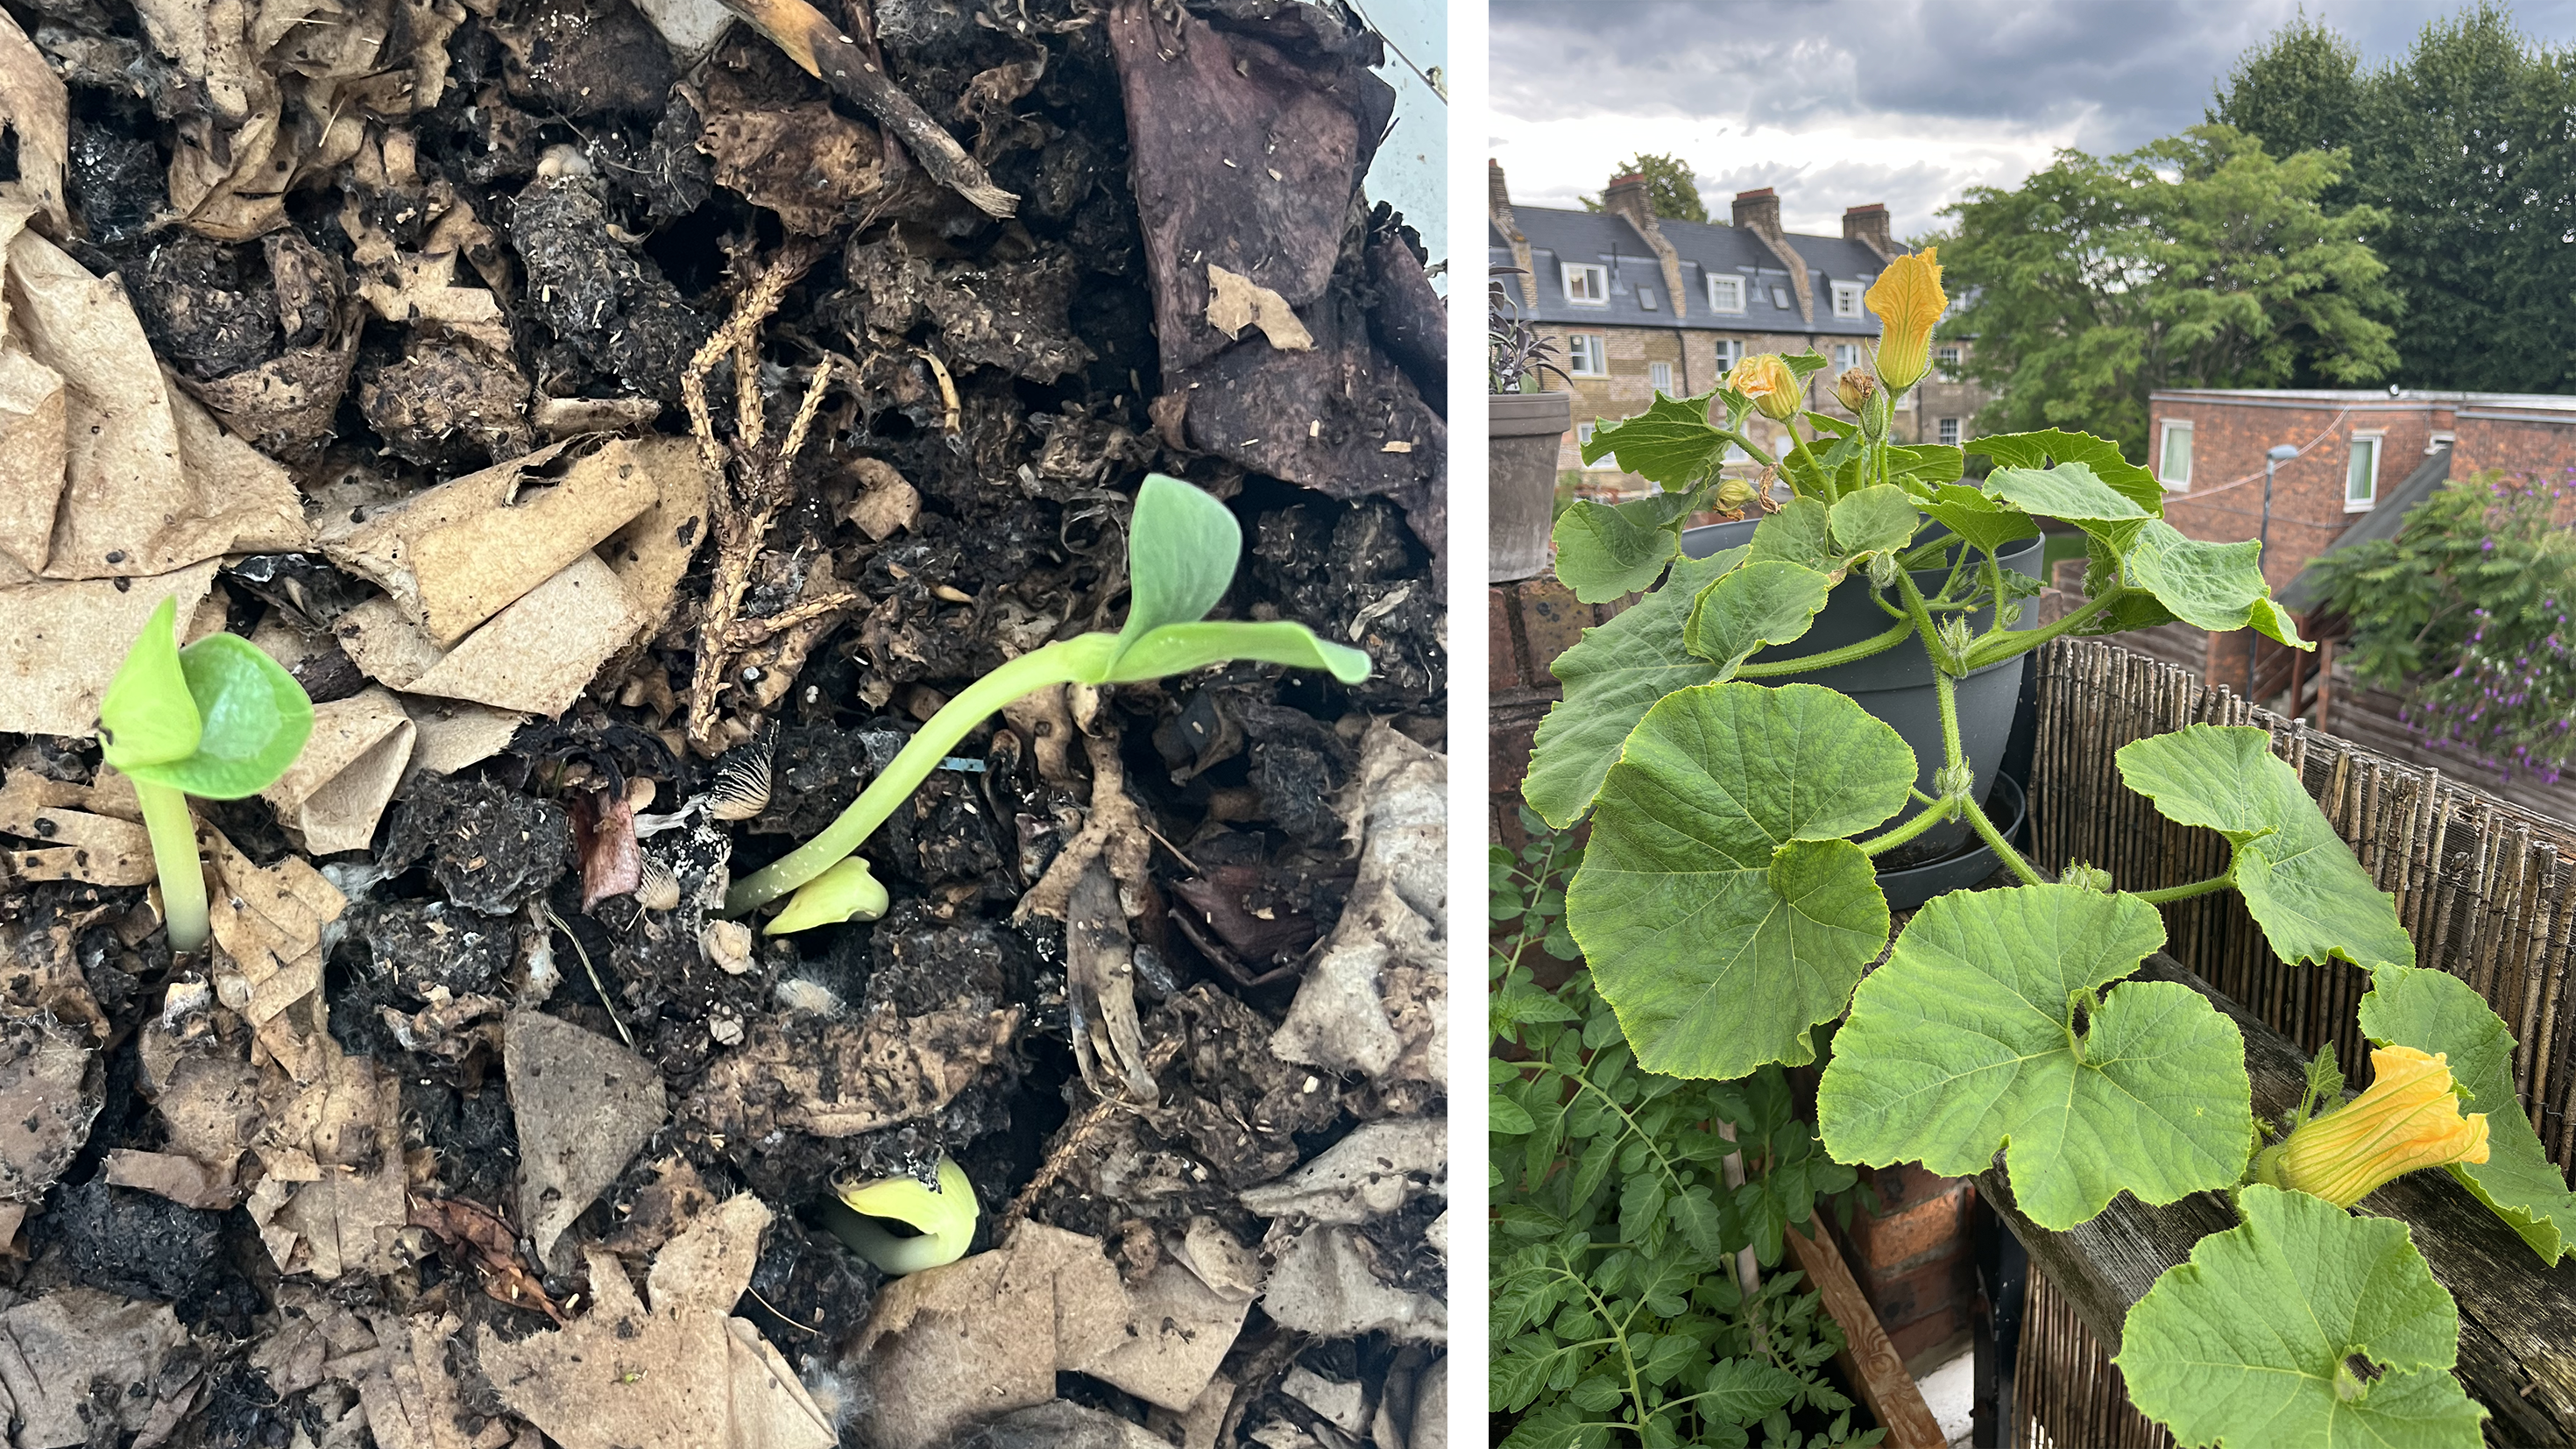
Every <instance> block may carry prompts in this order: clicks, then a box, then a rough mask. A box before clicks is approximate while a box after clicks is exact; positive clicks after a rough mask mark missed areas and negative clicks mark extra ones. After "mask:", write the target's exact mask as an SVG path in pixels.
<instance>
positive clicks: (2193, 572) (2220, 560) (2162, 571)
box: [2120, 519, 2316, 649]
mask: <svg viewBox="0 0 2576 1449" xmlns="http://www.w3.org/2000/svg"><path fill="white" fill-rule="evenodd" d="M2120 547H2121V549H2122V554H2121V574H2122V577H2123V579H2124V580H2125V581H2126V582H2127V583H2128V584H2129V585H2130V586H2131V587H2133V588H2140V589H2145V590H2147V591H2148V592H2149V593H2152V594H2154V595H2155V596H2156V601H2157V602H2158V603H2160V604H2163V605H2164V606H2165V607H2166V608H2167V609H2170V610H2172V611H2173V614H2174V616H2175V617H2176V618H2179V619H2182V620H2184V621H2185V622H2187V623H2192V624H2197V625H2199V626H2200V627H2201V628H2203V629H2218V630H2222V631H2224V630H2229V629H2243V628H2248V627H2251V628H2252V629H2254V630H2255V631H2256V632H2258V633H2261V634H2264V635H2266V636H2268V637H2270V638H2273V639H2277V640H2279V641H2280V642H2282V643H2284V644H2287V645H2290V646H2291V647H2293V648H2297V649H2313V648H2315V647H2316V646H2315V645H2313V644H2310V643H2308V642H2307V641H2306V640H2304V639H2302V638H2300V637H2299V626H2298V621H2297V620H2295V619H2293V618H2291V617H2290V615H2289V612H2288V611H2287V610H2285V609H2283V608H2282V607H2281V606H2280V605H2278V604H2275V603H2273V602H2272V596H2271V593H2270V591H2269V588H2268V586H2266V585H2265V584H2264V582H2263V569H2262V565H2261V563H2260V559H2261V557H2262V553H2263V545H2261V544H2259V543H2257V542H2255V541H2254V540H2252V539H2250V538H2249V539H2246V540H2245V541H2243V542H2241V543H2203V542H2202V541H2200V540H2199V539H2196V538H2187V537H2185V536H2184V535H2183V532H2182V530H2180V529H2178V528H2175V527H2174V526H2173V525H2172V524H2170V523H2167V522H2165V521H2164V520H2163V519H2152V520H2149V521H2148V522H2147V523H2145V524H2144V525H2142V526H2140V527H2139V529H2138V531H2137V536H2136V538H2134V539H2133V540H2131V541H2129V542H2128V543H2126V544H2125V545H2120Z"/></svg>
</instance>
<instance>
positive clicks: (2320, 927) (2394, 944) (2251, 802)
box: [2115, 725, 2415, 968]
mask: <svg viewBox="0 0 2576 1449" xmlns="http://www.w3.org/2000/svg"><path fill="white" fill-rule="evenodd" d="M2115 758H2117V759H2118V761H2119V764H2120V778H2121V779H2123V780H2125V781H2127V782H2128V785H2129V788H2130V789H2132V790H2135V791H2137V792H2138V793H2139V794H2141V795H2144V796H2146V797H2147V798H2148V799H2150V800H2153V801H2154V802H2155V805H2156V809H2157V811H2158V812H2159V813H2161V814H2163V815H2164V816H2165V818H2166V819H2168V820H2178V821H2180V822H2182V823H2183V824H2185V825H2202V826H2207V827H2208V828H2210V829H2212V830H2215V831H2217V832H2218V833H2219V834H2221V835H2224V836H2226V837H2227V840H2228V843H2229V844H2230V845H2232V846H2234V847H2235V850H2236V889H2237V891H2238V892H2239V893H2241V894H2242V895H2243V896H2244V897H2245V909H2246V910H2248V911H2250V912H2252V913H2253V916H2254V920H2255V923H2256V924H2257V925H2260V926H2261V927H2262V928H2263V935H2264V938H2265V939H2266V940H2268V941H2270V942H2271V943H2272V950H2273V951H2274V952H2275V953H2277V954H2278V955H2279V956H2280V958H2281V959H2282V960H2284V961H2293V962H2299V961H2313V962H2317V963H2319V964H2322V963H2323V962H2325V960H2326V959H2327V958H2328V957H2341V958H2342V959H2344V960H2346V961H2350V962H2352V963H2353V964H2354V965H2356V966H2366V967H2372V968H2376V967H2379V966H2383V965H2392V964H2393V965H2398V966H2412V965H2414V964H2415V943H2414V942H2413V941H2411V940H2409V939H2407V935H2406V928H2405V927H2404V926H2402V925H2399V924H2398V921H2397V898H2396V897H2395V896H2392V895H2390V894H2389V893H2388V892H2386V891H2383V890H2379V889H2377V888H2375V887H2373V886H2372V885H2371V883H2370V877H2369V876H2368V875H2366V874H2364V873H2363V872H2362V869H2361V862H2359V861H2357V860H2355V859H2353V858H2352V851H2351V850H2350V849H2349V848H2347V847H2346V846H2345V845H2344V843H2343V839H2342V837H2340V836H2338V835H2336V834H2335V832H2334V827H2333V826H2332V825H2329V824H2327V823H2326V817H2325V814H2324V812H2322V811H2320V810H2318V809H2317V803H2316V802H2315V801H2314V800H2311V799H2309V798H2308V792H2307V791H2306V790H2305V789H2303V788H2301V786H2300V784H2299V777H2298V775H2297V774H2296V772H2294V771H2292V770H2291V769H2290V767H2289V765H2288V764H2286V763H2284V762H2283V761H2281V760H2280V759H2278V758H2276V757H2275V756H2274V755H2273V754H2272V751H2271V736H2270V735H2268V734H2266V733H2265V732H2264V731H2262V730H2260V729H2257V728H2255V727H2254V726H2251V725H2189V726H2186V727H2184V728H2182V729H2179V730H2176V731H2174V732H2173V733H2172V734H2169V735H2157V736H2154V737H2153V738H2150V739H2143V740H2132V741H2131V742H2129V743H2128V744H2125V745H2122V746H2121V747H2120V752H2119V754H2118V755H2117V756H2116V757H2115Z"/></svg>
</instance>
